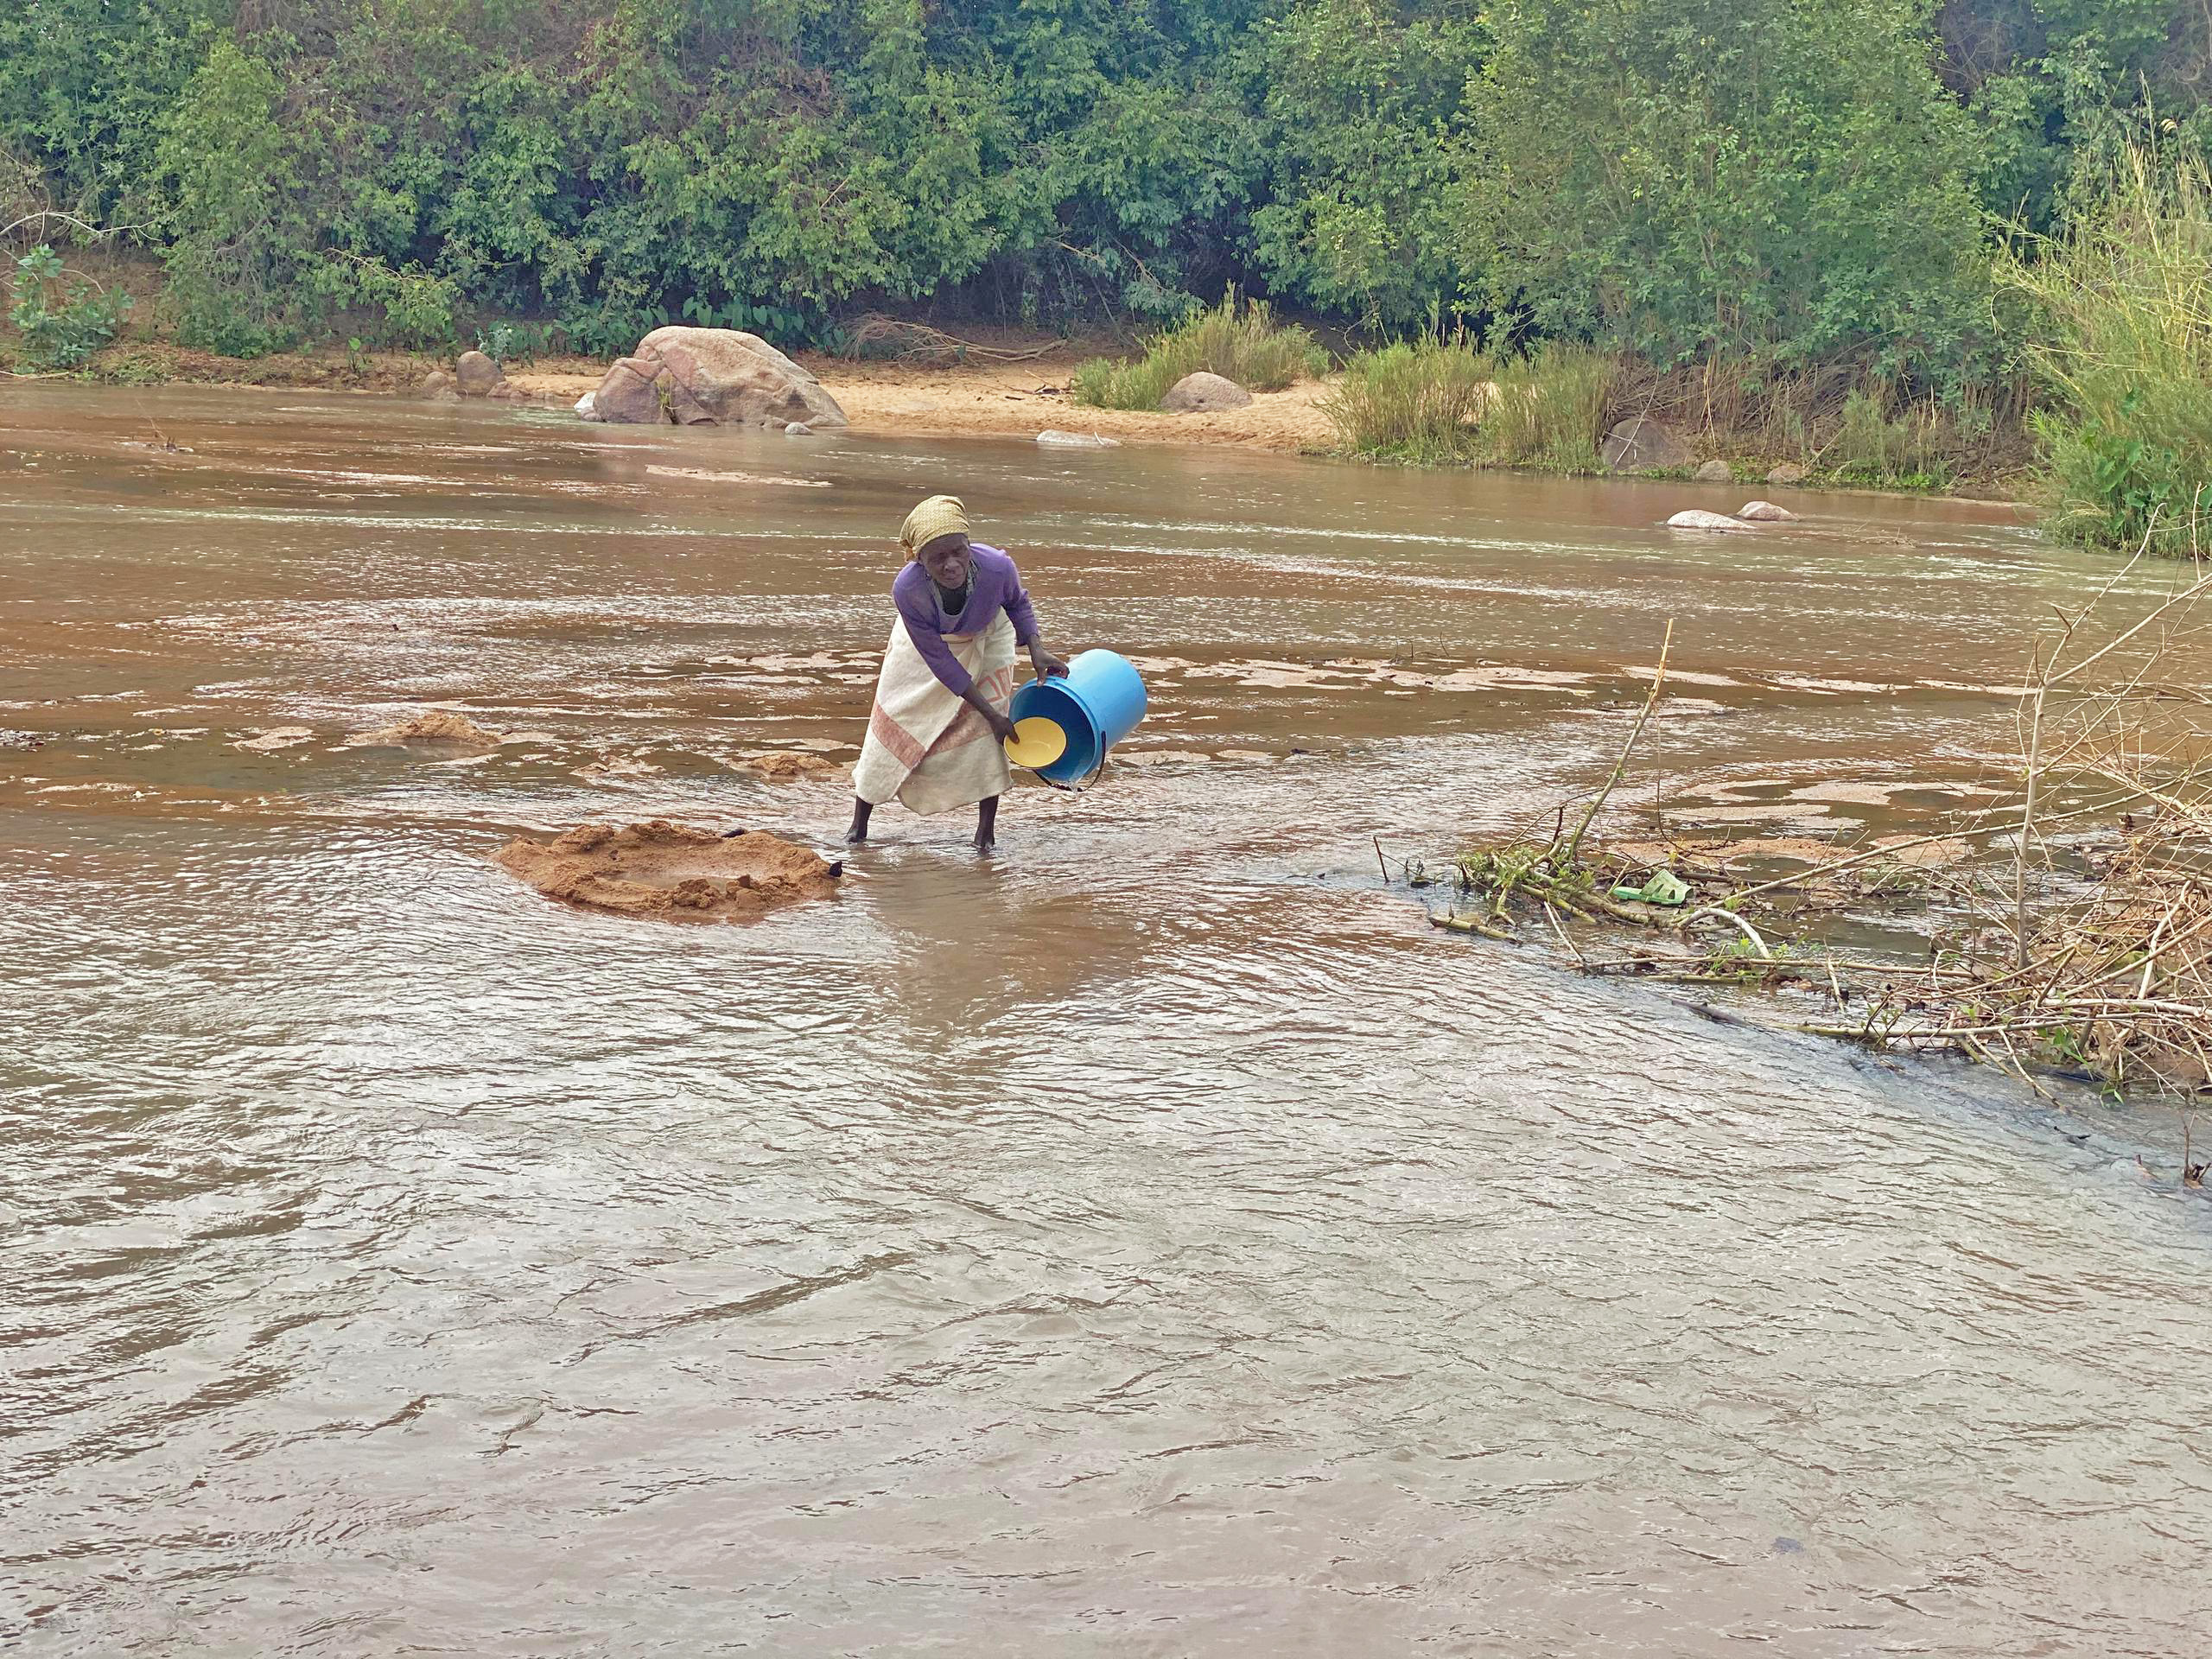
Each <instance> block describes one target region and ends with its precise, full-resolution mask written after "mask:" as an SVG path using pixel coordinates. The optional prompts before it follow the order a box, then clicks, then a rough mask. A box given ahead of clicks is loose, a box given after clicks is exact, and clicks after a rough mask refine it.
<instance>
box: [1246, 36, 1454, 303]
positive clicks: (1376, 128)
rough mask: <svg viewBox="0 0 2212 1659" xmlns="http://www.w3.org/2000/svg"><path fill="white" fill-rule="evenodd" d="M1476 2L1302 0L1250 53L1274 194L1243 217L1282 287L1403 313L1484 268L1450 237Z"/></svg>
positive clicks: (1447, 294) (1265, 266) (1448, 294)
mask: <svg viewBox="0 0 2212 1659" xmlns="http://www.w3.org/2000/svg"><path fill="white" fill-rule="evenodd" d="M1474 11H1475V8H1474V7H1472V6H1460V5H1432V6H1422V7H1413V8H1408V7H1402V6H1398V5H1392V4H1385V3H1381V0H1302V3H1300V4H1299V5H1298V6H1296V7H1295V8H1294V10H1292V11H1291V12H1290V13H1289V14H1288V15H1287V16H1285V17H1284V18H1283V19H1281V21H1280V22H1273V23H1271V24H1269V25H1268V27H1267V28H1266V29H1265V30H1264V31H1263V33H1262V36H1261V39H1260V42H1259V45H1258V48H1257V50H1256V52H1255V54H1254V55H1255V68H1256V70H1257V79H1258V81H1259V86H1260V93H1259V101H1260V105H1261V108H1262V111H1263V112H1264V115H1265V118H1266V124H1265V128H1264V132H1265V137H1266V140H1267V144H1268V157H1269V167H1268V173H1269V182H1270V184H1271V185H1272V191H1271V194H1272V200H1269V201H1268V202H1267V203H1266V205H1264V206H1262V207H1259V208H1258V209H1257V210H1256V211H1255V213H1253V215H1252V229H1253V233H1254V247H1255V253H1256V255H1257V257H1258V262H1259V264H1260V267H1261V269H1262V270H1264V271H1265V272H1266V273H1267V275H1268V279H1269V281H1270V283H1273V284H1274V287H1275V289H1277V291H1278V292H1280V293H1284V294H1290V295H1296V296H1299V297H1300V298H1303V299H1305V300H1306V301H1308V302H1311V303H1313V304H1314V305H1316V306H1319V307H1320V308H1323V309H1325V310H1328V311H1333V312H1339V313H1350V314H1351V315H1356V316H1357V317H1358V318H1359V319H1360V320H1361V321H1365V322H1368V323H1370V324H1376V325H1389V326H1400V325H1403V324H1405V323H1408V322H1411V321H1414V320H1415V319H1417V318H1419V317H1420V316H1421V315H1422V314H1423V313H1424V312H1426V311H1427V310H1428V309H1430V308H1432V307H1433V306H1434V305H1436V304H1437V303H1438V302H1440V301H1443V300H1449V299H1451V298H1453V297H1455V296H1458V295H1459V293H1460V292H1461V291H1462V290H1463V289H1465V288H1467V287H1468V286H1469V285H1470V283H1471V282H1472V281H1473V280H1474V278H1475V277H1476V276H1477V275H1478V273H1479V272H1480V270H1482V262H1481V261H1480V260H1479V258H1474V259H1470V257H1469V256H1470V254H1471V253H1473V252H1474V251H1473V250H1471V249H1470V248H1468V247H1467V246H1466V245H1465V244H1463V243H1461V242H1459V239H1458V238H1455V237H1454V236H1453V235H1452V226H1451V200H1452V195H1453V194H1454V190H1455V187H1456V185H1457V183H1458V181H1459V179H1460V177H1461V175H1462V173H1463V170H1464V168H1465V156H1466V144H1465V117H1466V111H1465V99H1466V93H1467V88H1468V83H1469V79H1470V77H1471V76H1472V75H1474V74H1476V73H1478V72H1479V70H1480V68H1481V65H1482V60H1483V52H1484V41H1485V40H1486V32H1485V31H1484V29H1483V28H1482V26H1481V25H1480V23H1479V22H1478V21H1477V20H1476V18H1475V16H1474V15H1473V14H1474Z"/></svg>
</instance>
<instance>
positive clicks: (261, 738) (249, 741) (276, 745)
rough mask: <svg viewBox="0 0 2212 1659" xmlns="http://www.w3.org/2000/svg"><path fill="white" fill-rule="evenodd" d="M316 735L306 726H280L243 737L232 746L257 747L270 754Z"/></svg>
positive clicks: (239, 747)
mask: <svg viewBox="0 0 2212 1659" xmlns="http://www.w3.org/2000/svg"><path fill="white" fill-rule="evenodd" d="M314 736H315V733H314V732H313V731H311V730H310V729H308V728H307V727H305V726H278V727H275V728H271V729H270V730H268V731H264V732H260V733H257V734H255V735H254V736H252V737H249V738H243V739H241V740H240V741H238V742H236V743H233V744H232V745H231V747H232V748H234V749H255V750H258V751H259V752H260V753H263V754H269V753H273V752H275V751H276V750H277V749H289V748H290V747H293V746H294V745H295V744H299V743H305V742H308V741H310V740H311V739H312V738H313V737H314Z"/></svg>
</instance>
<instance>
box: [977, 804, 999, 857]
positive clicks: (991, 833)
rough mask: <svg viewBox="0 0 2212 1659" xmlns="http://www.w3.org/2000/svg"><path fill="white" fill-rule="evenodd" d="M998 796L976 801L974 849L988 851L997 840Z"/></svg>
mask: <svg viewBox="0 0 2212 1659" xmlns="http://www.w3.org/2000/svg"><path fill="white" fill-rule="evenodd" d="M998 827H999V798H998V797H997V796H995V795H994V796H992V797H991V798H990V799H988V800H987V801H978V802H976V851H977V852H979V853H988V852H989V851H990V850H991V849H992V847H993V846H994V845H995V844H996V842H997V841H998Z"/></svg>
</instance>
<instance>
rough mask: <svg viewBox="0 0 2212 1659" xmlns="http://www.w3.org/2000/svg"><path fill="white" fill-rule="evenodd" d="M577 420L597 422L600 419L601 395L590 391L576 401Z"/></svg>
mask: <svg viewBox="0 0 2212 1659" xmlns="http://www.w3.org/2000/svg"><path fill="white" fill-rule="evenodd" d="M576 418H577V419H578V420H580V421H595V420H597V419H598V418H599V394H598V393H597V392H595V391H588V392H586V393H584V395H583V396H582V397H579V398H577V399H576Z"/></svg>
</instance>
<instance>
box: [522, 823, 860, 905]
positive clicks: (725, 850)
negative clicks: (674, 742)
mask: <svg viewBox="0 0 2212 1659" xmlns="http://www.w3.org/2000/svg"><path fill="white" fill-rule="evenodd" d="M493 862H494V863H496V864H498V865H499V868H502V869H504V870H506V871H508V872H509V873H510V874H514V875H517V876H519V877H521V878H522V880H524V881H527V882H528V883H529V884H530V885H531V887H535V888H537V890H538V892H540V893H543V894H544V895H545V896H546V897H547V898H549V899H559V900H561V902H562V903H563V904H569V905H579V906H582V907H583V908H585V909H587V910H602V911H607V912H612V913H613V914H615V915H618V916H646V917H652V918H656V919H658V920H661V921H671V922H680V921H726V922H750V921H757V920H759V919H760V918H761V917H763V916H765V915H766V914H767V913H768V912H770V911H772V910H775V909H778V908H779V907H780V906H785V905H788V904H794V903H797V902H798V901H800V900H802V899H830V898H835V897H836V893H837V878H838V876H839V875H840V874H842V873H843V869H844V867H843V866H842V865H841V864H829V863H824V862H823V861H822V860H821V859H820V858H818V857H817V856H816V855H814V854H812V853H810V852H809V851H808V850H807V849H805V848H804V847H794V846H793V845H792V844H791V842H788V841H782V840H779V839H778V838H777V837H776V836H772V835H769V834H767V833H766V831H763V830H757V829H756V830H753V831H750V832H748V833H747V834H745V835H741V836H731V837H729V838H728V840H724V839H723V838H722V837H721V836H718V835H716V834H715V833H714V832H713V831H712V830H711V829H690V828H689V827H687V826H685V825H683V824H680V823H669V822H668V821H667V820H666V819H664V818H656V819H654V820H653V821H652V823H632V824H625V825H621V826H619V827H618V826H616V825H614V824H611V823H587V824H582V825H579V826H578V827H577V828H575V829H571V830H569V832H568V833H567V834H566V835H563V836H556V838H555V839H553V840H551V841H536V840H533V839H531V837H530V836H516V837H515V839H514V840H512V841H511V842H508V843H507V844H506V845H505V846H504V847H502V848H501V849H499V851H498V852H497V853H496V854H494V855H493Z"/></svg>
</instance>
